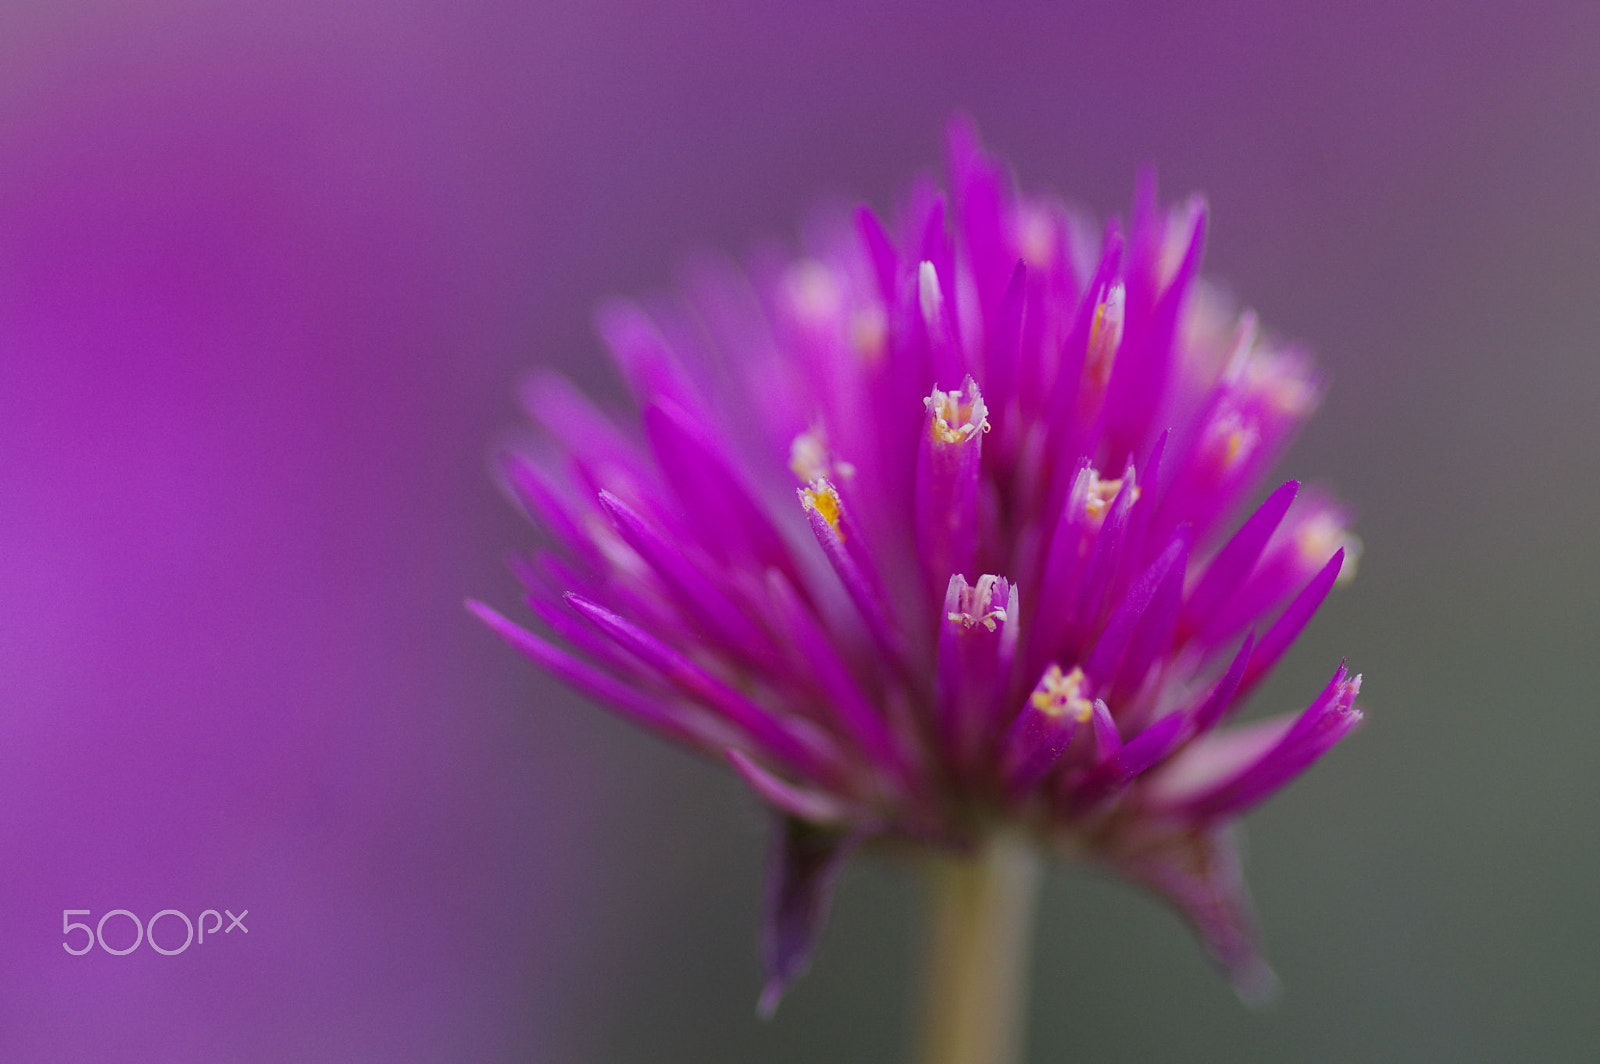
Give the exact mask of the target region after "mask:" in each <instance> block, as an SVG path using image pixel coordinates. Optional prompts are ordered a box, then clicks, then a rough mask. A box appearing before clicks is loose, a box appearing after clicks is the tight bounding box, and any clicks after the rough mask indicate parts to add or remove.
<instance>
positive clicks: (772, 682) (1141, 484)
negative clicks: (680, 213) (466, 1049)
mask: <svg viewBox="0 0 1600 1064" xmlns="http://www.w3.org/2000/svg"><path fill="white" fill-rule="evenodd" d="M948 141H949V179H950V195H949V196H948V198H947V197H946V196H945V195H944V194H942V193H941V192H940V191H938V189H937V188H936V186H935V185H934V184H933V183H932V182H931V181H923V182H921V183H919V184H917V185H915V186H914V187H913V189H912V190H911V192H910V194H909V196H908V197H907V198H906V200H905V202H904V203H903V205H902V207H901V209H900V210H899V212H898V214H897V221H896V222H895V224H894V225H892V226H886V225H885V224H883V223H882V222H880V221H879V219H878V218H877V217H876V216H875V215H874V214H872V213H871V212H870V211H868V210H866V209H862V210H861V211H860V212H858V213H857V214H856V215H855V216H854V217H849V216H847V215H841V216H838V217H832V218H825V219H823V220H821V221H819V222H817V223H816V224H814V225H813V226H812V227H811V229H810V230H809V231H808V232H807V233H806V235H805V238H804V242H803V243H804V250H803V251H802V252H801V253H800V254H798V255H794V256H789V255H786V254H777V253H773V254H768V255H766V256H757V257H756V259H755V261H754V262H753V264H752V265H751V266H750V267H749V269H748V270H744V271H741V270H737V269H735V268H733V267H732V266H728V265H705V266H702V267H701V268H699V269H698V270H696V271H693V272H692V275H691V278H690V281H689V283H688V285H687V295H686V298H685V299H684V300H683V301H681V302H679V303H674V304H671V305H668V306H665V307H663V308H660V309H658V310H655V311H653V312H652V313H650V314H646V313H645V312H644V311H642V310H640V309H637V308H635V307H633V306H625V305H617V306H612V307H610V308H608V309H606V310H604V311H603V312H602V315H601V321H600V329H601V333H602V335H603V337H604V339H605V341H606V344H607V346H608V347H609V348H610V349H611V352H612V353H613V354H614V356H615V357H616V360H617V362H618V364H619V365H620V367H621V371H622V374H623V376H624V377H625V378H626V381H627V383H628V385H629V387H630V389H631V392H632V395H633V398H634V400H635V402H636V403H637V405H638V409H639V418H638V421H639V423H638V424H637V425H629V426H626V427H624V426H620V425H618V424H615V423H613V421H612V420H610V419H609V418H607V417H606V416H604V415H602V414H601V413H599V412H597V410H596V409H595V408H594V407H592V406H591V405H589V404H588V403H587V402H586V401H585V400H584V399H583V398H582V397H581V396H579V395H578V394H577V393H576V392H575V391H574V390H572V389H571V388H570V387H569V386H568V385H566V384H565V383H564V382H562V381H561V380H559V379H557V378H554V377H551V376H546V377H543V378H539V379H536V380H535V381H533V382H532V383H531V384H530V385H529V387H528V391H527V407H528V409H529V411H530V413H531V415H532V417H533V419H534V421H535V422H536V423H537V424H538V426H540V427H541V428H542V430H543V433H542V437H543V439H544V441H545V443H544V447H543V450H542V451H541V452H540V453H539V454H538V456H537V457H528V456H524V455H520V454H519V455H512V456H509V457H508V458H507V463H506V468H507V472H508V478H509V482H510V484H511V486H512V487H513V488H514V489H515V491H516V493H517V494H518V496H519V497H520V499H521V501H522V502H523V503H524V504H525V506H526V508H527V509H528V511H529V512H530V513H531V515H532V516H533V517H534V518H535V520H536V521H537V522H538V523H539V524H540V525H541V526H542V527H543V529H544V530H545V532H546V533H547V534H548V539H549V541H550V546H551V548H553V549H547V550H541V551H539V552H537V553H535V554H533V555H532V556H531V557H530V558H527V559H525V560H523V561H520V562H519V563H518V564H517V567H518V570H519V576H520V577H521V579H522V580H523V582H524V583H525V584H526V586H527V591H528V603H529V605H530V606H531V607H532V610H533V612H534V614H535V615H536V616H537V618H538V620H539V622H540V631H541V633H542V634H534V633H532V632H530V631H527V630H525V629H523V628H521V627H519V626H517V625H515V624H513V623H512V622H510V621H508V620H506V619H505V618H504V617H502V616H500V615H499V614H497V613H495V612H493V611H491V610H489V609H488V608H486V607H483V606H479V605H477V604H473V608H474V609H475V610H476V611H477V612H478V613H479V614H480V615H481V616H482V617H483V618H484V619H485V620H486V621H487V622H488V623H489V624H490V625H491V626H492V627H493V628H494V629H496V630H497V631H498V632H499V633H500V634H501V635H503V636H504V637H505V638H506V639H507V640H508V641H510V642H511V643H512V644H513V645H514V646H515V647H517V648H518V649H519V650H521V651H522V652H524V653H525V654H527V655H528V656H529V657H531V658H532V659H533V660H534V661H536V662H538V663H539V664H540V665H542V666H543V667H544V668H546V669H548V670H549V671H550V672H552V673H554V674H555V675H557V676H559V677H561V678H562V679H563V680H565V681H566V682H568V683H569V684H571V685H572V686H574V687H576V688H578V689H579V690H581V691H583V692H585V693H587V694H588V695H590V696H592V697H594V698H596V699H597V700H599V701H601V702H603V703H605V704H606V705H608V706H610V707H612V708H613V709H615V710H617V711H618V712H620V713H622V714H623V715H625V716H627V717H630V718H632V719H634V720H636V721H638V722H639V723H641V724H643V725H645V726H647V727H649V728H651V729H653V730H655V731H657V732H659V733H661V734H663V735H665V736H667V737H669V738H671V739H673V740H675V741H677V742H679V743H682V744H684V745H686V746H689V747H691V748H693V749H695V750H698V751H701V752H703V753H705V754H708V755H710V756H711V757H713V758H716V759H719V760H724V761H726V762H729V763H731V765H732V767H733V768H734V769H735V770H736V771H737V772H738V773H739V774H740V775H741V776H742V777H743V778H744V779H745V781H746V782H748V784H749V785H750V787H751V788H752V789H753V790H754V791H755V792H756V794H758V795H759V796H760V798H761V799H762V801H763V802H765V803H766V804H767V805H769V806H770V807H771V808H772V809H773V810H774V811H776V813H777V817H776V823H777V837H776V845H775V847H774V854H775V857H774V861H773V868H772V881H771V886H770V892H769V898H768V903H767V914H766V928H765V942H764V954H765V964H766V968H767V974H768V980H769V982H768V986H767V992H766V994H765V995H764V1004H765V1005H766V1007H768V1008H770V1007H771V1006H772V1005H773V1004H774V1003H775V1002H776V999H777V996H778V995H779V994H780V993H781V991H782V988H783V987H784V986H785V984H786V983H787V982H788V981H789V980H790V979H791V978H792V977H793V976H794V975H795V974H797V973H798V972H799V971H800V970H801V969H802V968H803V966H804V963H805V960H806V955H807V952H808V950H809V949H810V946H811V943H812V941H813V940H814V937H815V934H816V930H817V926H818V924H819V922H820V921H821V919H822V918H823V916H824V915H825V912H826V908H827V903H828V898H829V894H830V892H831V885H832V882H833V879H834V877H835V875H836V873H837V871H838V869H839V867H840V866H841V864H842V863H843V861H844V859H845V858H846V857H847V855H848V854H849V853H850V852H851V851H852V850H853V849H855V848H857V847H858V846H859V845H861V844H862V843H864V842H867V841H869V840H877V839H883V838H899V839H901V840H910V841H913V842H915V843H917V844H920V845H924V846H927V847H936V848H939V847H942V848H950V849H955V850H960V849H963V848H969V847H972V846H974V845H975V844H977V843H978V842H979V841H980V840H981V839H982V838H983V837H984V836H985V835H986V833H988V832H991V831H994V830H996V829H997V828H1006V829H1008V830H1013V831H1016V830H1020V831H1024V832H1026V833H1028V834H1030V835H1031V836H1033V837H1034V838H1036V839H1037V841H1038V843H1039V844H1040V845H1041V846H1044V847H1047V848H1049V849H1051V850H1054V851H1057V852H1069V853H1072V854H1074V855H1077V856H1079V857H1080V858H1084V859H1087V860H1090V861H1093V862H1097V863H1100V864H1103V865H1105V866H1108V867H1110V868H1113V869H1115V870H1117V871H1118V872H1120V873H1122V874H1124V875H1126V876H1128V877H1131V878H1132V879H1133V880H1135V881H1138V882H1139V883H1142V884H1145V885H1147V886H1149V887H1151V888H1153V889H1154V890H1155V891H1157V892H1159V893H1160V894H1162V895H1164V896H1165V897H1166V898H1168V899H1169V900H1170V901H1171V902H1172V903H1173V904H1174V905H1175V906H1176V907H1177V908H1178V910H1180V911H1181V913H1182V914H1183V915H1184V916H1185V917H1186V918H1187V920H1188V921H1189V922H1190V923H1191V924H1192V926H1193V927H1194V929H1195V930H1196V932H1197V933H1198V935H1199V937H1200V938H1201V940H1202V941H1203V942H1204V944H1205V945H1206V946H1207V947H1208V948H1209V950H1210V952H1211V953H1212V955H1213V956H1214V957H1215V958H1216V959H1217V960H1218V962H1220V964H1221V965H1222V966H1223V967H1224V968H1225V969H1226V970H1227V971H1228V972H1229V974H1230V975H1231V976H1232V977H1233V979H1234V980H1235V982H1236V983H1237V984H1238V985H1239V986H1240V988H1241V990H1242V991H1244V992H1247V993H1251V992H1259V991H1261V990H1263V989H1264V988H1265V987H1266V986H1268V985H1269V984H1270V980H1271V973H1270V971H1269V970H1268V969H1267V968H1266V967H1265V965H1264V964H1263V963H1262V962H1261V960H1260V959H1259V956H1258V954H1257V952H1256V950H1255V948H1254V945H1253V936H1252V933H1251V928H1250V914H1249V904H1248V899H1247V896H1246V894H1245V892H1244V886H1243V882H1242V880H1241V877H1240V869H1239V862H1238V859H1237V855H1236V849H1235V845H1234V840H1233V836H1232V834H1231V832H1230V827H1229V825H1230V822H1232V821H1233V820H1235V819H1236V818H1237V817H1239V816H1240V815H1241V814H1243V813H1245V812H1246V811H1248V810H1249V809H1251V808H1252V807H1253V806H1255V805H1256V804H1257V803H1259V802H1260V801H1262V800H1263V799H1265V798H1266V797H1268V796H1269V795H1271V794H1272V793H1274V792H1275V791H1277V790H1278V789H1279V788H1280V787H1282V786H1284V785H1285V784H1286V783H1288V782H1289V781H1290V780H1292V779H1293V778H1295V777H1296V776H1298V775H1299V774H1300V773H1301V772H1302V771H1303V770H1304V769H1305V768H1306V767H1307V766H1308V765H1310V764H1311V762H1313V761H1315V760H1316V759H1317V758H1318V757H1320V756H1321V755H1322V754H1323V753H1324V752H1325V751H1326V750H1328V749H1329V748H1330V747H1331V746H1332V745H1333V744H1334V743H1336V742H1337V741H1338V740H1339V739H1340V738H1342V737H1343V736H1344V735H1345V734H1346V733H1347V732H1349V731H1350V729H1351V728H1352V727H1353V726H1354V725H1355V724H1356V723H1357V722H1358V721H1359V719H1360V711H1359V710H1358V709H1356V707H1355V706H1354V699H1355V696H1356V692H1357V690H1358V688H1359V687H1360V682H1361V680H1360V677H1359V676H1351V675H1350V674H1349V673H1347V672H1346V670H1345V668H1344V666H1343V665H1341V666H1340V667H1339V668H1338V669H1337V670H1336V671H1335V672H1334V674H1333V676H1332V678H1331V679H1330V680H1329V681H1328V682H1327V684H1326V686H1324V687H1323V688H1322V690H1321V691H1320V692H1318V693H1317V694H1316V695H1315V697H1313V698H1312V699H1311V701H1310V703H1309V705H1307V706H1306V708H1305V709H1304V710H1303V711H1300V712H1296V713H1290V714H1288V715H1286V716H1283V717H1279V718H1275V719H1267V720H1262V721H1260V722H1257V723H1250V724H1244V725H1235V726H1230V725H1229V721H1230V718H1231V717H1232V716H1233V715H1234V714H1235V711H1236V710H1237V709H1238V708H1239V706H1240V705H1241V703H1243V702H1244V701H1245V700H1246V698H1247V697H1248V696H1249V695H1250V693H1251V692H1252V690H1254V689H1255V688H1256V686H1257V685H1258V684H1259V683H1260V682H1261V680H1262V679H1263V678H1264V677H1265V676H1266V675H1267V673H1268V672H1269V671H1270V670H1271V669H1272V668H1273V666H1274V664H1276V663H1277V661H1278V660H1279V658H1280V657H1281V656H1282V655H1283V653H1284V651H1285V650H1286V649H1287V648H1288V647H1289V645H1290V644H1291V643H1292V642H1293V641H1294V639H1295V637H1296V636H1298V635H1299V633H1300V631H1301V629H1302V628H1304V627H1305V625H1306V623H1307V621H1308V620H1309V619H1310V618H1311V616H1312V614H1313V613H1314V612H1315V611H1316V610H1317V608H1318V606H1319V605H1320V604H1321V603H1322V601H1323V599H1324V597H1325V596H1326V595H1327V594H1328V592H1329V590H1330V588H1331V587H1332V586H1333V585H1334V584H1335V582H1336V581H1337V580H1338V579H1339V578H1340V576H1341V573H1342V572H1346V573H1347V571H1348V567H1349V565H1350V562H1351V560H1352V558H1351V550H1352V547H1353V546H1354V543H1355V541H1354V540H1353V539H1352V538H1351V537H1350V536H1349V534H1348V533H1347V531H1346V529H1347V525H1348V522H1349V515H1348V514H1347V513H1346V511H1345V510H1344V509H1342V508H1341V507H1340V505H1339V504H1337V503H1336V502H1334V501H1333V500H1331V499H1330V498H1328V497H1326V496H1324V495H1321V494H1318V493H1316V492H1313V491H1309V490H1308V491H1301V490H1300V488H1299V485H1298V484H1297V483H1296V482H1294V481H1290V482H1288V483H1285V484H1283V485H1281V486H1279V487H1276V488H1275V490H1271V491H1270V492H1267V493H1266V494H1265V496H1264V498H1263V497H1262V493H1263V490H1264V489H1265V487H1267V486H1268V485H1266V484H1264V483H1263V478H1264V476H1265V475H1266V473H1267V472H1268V470H1269V469H1270V468H1271V467H1272V466H1273V464H1274V462H1275V461H1276V460H1277V458H1278V457H1279V456H1280V454H1281V453H1282V451H1283V450H1284V448H1285V446H1286V445H1287V444H1288V442H1289V440H1290V439H1291V437H1292V436H1293V435H1294V433H1295V431H1296V430H1297V428H1298V427H1299V426H1300V424H1301V423H1302V422H1303V421H1304V420H1305V419H1306V417H1307V416H1308V415H1309V414H1310V413H1311V411H1312V408H1313V407H1314V406H1315V405H1316V403H1317V400H1318V398H1319V395H1320V383H1319V380H1318V378H1317V376H1316V374H1315V373H1314V371H1313V368H1312V366H1311V364H1310V362H1309V360H1308V359H1307V357H1306V356H1305V355H1304V354H1303V353H1302V352H1301V351H1299V350H1297V349H1295V348H1293V347H1289V346H1284V345H1282V344H1280V343H1278V342H1275V341H1274V340H1272V339H1270V338H1268V337H1266V336H1264V335H1263V334H1262V333H1261V332H1260V330H1259V329H1258V328H1257V324H1256V321H1255V319H1254V318H1253V317H1252V316H1251V315H1250V314H1249V313H1243V314H1239V313H1236V312H1235V311H1233V310H1232V309H1231V308H1230V307H1229V306H1228V305H1227V304H1226V303H1225V302H1224V300H1223V299H1222V298H1221V297H1220V296H1219V295H1218V294H1217V293H1216V292H1215V291H1213V290H1212V289H1210V288H1208V287H1207V286H1206V284H1205V283H1204V282H1203V281H1202V280H1201V279H1200V278H1199V276H1198V268H1199V264H1200V256H1201V247H1202V243H1203V238H1204V233H1205V213H1204V210H1203V208H1202V206H1201V204H1200V203H1199V202H1198V201H1196V200H1191V201H1190V202H1188V203H1186V204H1184V205H1182V206H1179V207H1177V208H1175V209H1166V208H1163V207H1161V206H1159V205H1158V203H1157V201H1156V198H1155V190H1154V187H1153V182H1152V181H1151V180H1149V179H1148V178H1144V179H1142V180H1141V181H1140V183H1139V186H1138V191H1137V195H1136V199H1135V204H1134V209H1133V214H1132V220H1131V224H1129V225H1128V226H1127V227H1126V229H1124V228H1123V227H1122V226H1121V225H1119V224H1118V223H1117V222H1115V221H1113V222H1112V223H1110V224H1109V225H1107V226H1106V227H1105V229H1104V230H1103V232H1097V231H1096V229H1095V228H1094V227H1092V226H1090V225H1087V224H1085V222H1084V221H1083V220H1082V219H1081V218H1080V217H1079V216H1078V215H1077V214H1075V213H1073V212H1072V211H1070V210H1068V209H1066V208H1065V207H1063V206H1061V205H1059V204H1058V203H1056V202H1054V201H1052V200H1049V199H1045V198H1038V197H1033V196H1023V195H1020V194H1018V193H1017V192H1015V191H1014V190H1013V188H1012V186H1011V183H1010V181H1009V179H1008V177H1007V176H1006V174H1005V172H1004V171H1003V170H1002V169H1001V167H1000V166H999V165H997V163H996V162H995V161H994V160H992V159H991V158H990V157H989V156H988V155H986V154H985V153H984V152H983V151H982V149H981V148H980V147H979V146H978V144H977V141H976V137H975V135H974V133H973V132H972V130H971V128H970V126H969V125H968V124H966V123H965V122H963V121H960V120H958V121H956V122H954V123H952V125H951V128H950V131H949V137H948ZM1252 503H1254V505H1253V508H1252Z"/></svg>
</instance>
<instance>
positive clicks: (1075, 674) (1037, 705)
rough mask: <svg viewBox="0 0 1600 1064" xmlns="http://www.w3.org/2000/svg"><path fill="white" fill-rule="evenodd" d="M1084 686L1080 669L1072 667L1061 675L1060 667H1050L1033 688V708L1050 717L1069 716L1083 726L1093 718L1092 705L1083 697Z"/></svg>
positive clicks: (1083, 678) (1085, 684)
mask: <svg viewBox="0 0 1600 1064" xmlns="http://www.w3.org/2000/svg"><path fill="white" fill-rule="evenodd" d="M1086 686H1087V683H1086V679H1085V677H1084V675H1083V670H1082V669H1081V668H1079V667H1077V666H1076V665H1074V666H1073V668H1072V671H1071V672H1069V673H1065V674H1063V673H1062V671H1061V666H1059V665H1052V666H1050V668H1049V669H1048V670H1047V671H1046V672H1045V674H1044V678H1043V679H1042V680H1040V681H1039V686H1038V687H1036V688H1034V691H1033V698H1032V699H1031V701H1032V702H1033V708H1034V709H1037V710H1038V711H1039V712H1040V713H1043V714H1045V715H1046V716H1050V717H1061V716H1065V715H1067V714H1071V715H1072V716H1073V717H1074V718H1076V719H1077V721H1078V723H1079V724H1083V723H1085V722H1086V721H1087V720H1088V719H1089V718H1090V717H1092V716H1094V703H1093V702H1091V701H1090V700H1089V699H1087V698H1085V697H1084V688H1085V687H1086Z"/></svg>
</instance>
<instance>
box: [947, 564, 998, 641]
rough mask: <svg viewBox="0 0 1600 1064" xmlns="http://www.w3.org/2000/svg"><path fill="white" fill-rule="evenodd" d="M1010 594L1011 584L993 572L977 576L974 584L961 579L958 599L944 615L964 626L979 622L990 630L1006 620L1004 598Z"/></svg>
mask: <svg viewBox="0 0 1600 1064" xmlns="http://www.w3.org/2000/svg"><path fill="white" fill-rule="evenodd" d="M1010 594H1011V586H1010V585H1009V584H1008V583H1007V582H1006V581H1005V580H1004V579H1002V578H1001V577H998V576H995V575H994V574H993V573H985V574H983V575H982V576H980V577H978V582H977V583H976V584H971V585H969V584H967V582H966V581H965V580H962V581H961V587H960V596H961V597H960V600H959V602H958V603H957V605H956V608H955V609H954V610H952V611H950V612H949V613H948V614H946V617H948V618H949V619H950V620H952V621H954V622H955V623H957V624H959V625H961V626H962V627H964V628H972V627H974V626H975V625H980V624H981V625H983V626H984V628H986V629H988V630H989V631H991V632H992V631H994V629H995V625H996V624H997V623H1004V622H1005V620H1006V600H1007V599H1008V598H1009V597H1010Z"/></svg>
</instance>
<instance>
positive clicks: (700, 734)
mask: <svg viewBox="0 0 1600 1064" xmlns="http://www.w3.org/2000/svg"><path fill="white" fill-rule="evenodd" d="M467 609H468V610H470V611H472V613H473V615H474V616H476V617H477V618H478V619H479V620H480V621H482V622H483V623H484V624H486V625H488V626H489V627H490V629H492V630H493V631H494V633H495V634H496V635H498V636H499V637H500V638H502V639H504V640H505V641H506V642H507V643H509V644H510V645H511V646H512V647H513V648H514V649H516V650H518V651H520V652H522V653H523V654H525V655H526V656H527V657H528V658H530V659H531V660H532V661H533V662H534V663H535V664H537V665H539V666H540V667H541V668H543V669H545V670H546V671H548V672H550V673H552V674H553V675H555V676H557V677H558V678H560V679H561V680H563V681H565V682H566V683H567V684H568V685H569V686H571V687H573V688H574V689H576V690H578V691H581V692H582V693H583V694H585V695H588V696H589V697H590V698H593V699H594V700H595V701H597V702H600V703H601V704H603V705H606V706H610V707H611V708H612V709H615V710H616V711H617V712H618V713H620V714H621V715H622V716H624V717H626V718H628V719H629V720H632V721H634V722H635V723H638V724H643V725H644V726H645V727H646V728H648V729H650V730H651V731H654V732H657V733H659V734H661V735H664V736H666V737H667V738H669V739H671V740H673V741H674V742H678V743H682V744H684V745H685V746H691V747H695V748H697V749H700V750H705V751H708V752H709V751H710V750H711V749H714V748H716V747H717V746H720V745H723V744H725V743H726V742H727V741H728V739H729V738H730V736H729V735H728V734H727V731H726V729H725V728H723V727H720V726H719V725H718V724H717V722H715V721H713V720H711V719H709V718H707V717H705V716H704V715H703V714H701V713H698V712H697V711H693V710H691V709H689V708H688V707H683V708H679V707H675V706H674V705H672V704H671V703H667V702H663V701H662V700H661V699H659V698H651V697H647V696H646V695H645V694H644V693H643V692H641V691H639V690H637V689H636V688H633V687H629V686H628V685H627V684H624V683H620V682H618V681H617V680H615V679H613V678H612V677H611V676H610V675H608V674H606V673H603V672H601V671H600V670H599V669H596V668H595V667H594V666H592V665H589V664H587V663H585V662H582V661H579V660H578V659H577V658H575V657H573V656H572V655H571V654H568V653H566V652H565V651H562V650H559V649H557V648H556V647H554V646H552V645H550V644H549V643H547V642H545V641H544V640H543V639H540V638H539V637H538V636H536V635H534V634H533V633H532V632H529V631H527V630H526V629H524V628H522V627H521V626H520V625H517V624H513V623H512V622H511V621H508V620H506V618H505V617H503V616H501V615H500V614H499V613H497V612H496V611H494V610H492V609H490V608H489V607H488V606H485V605H484V604H483V603H481V602H475V601H472V600H470V599H469V600H468V601H467Z"/></svg>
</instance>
